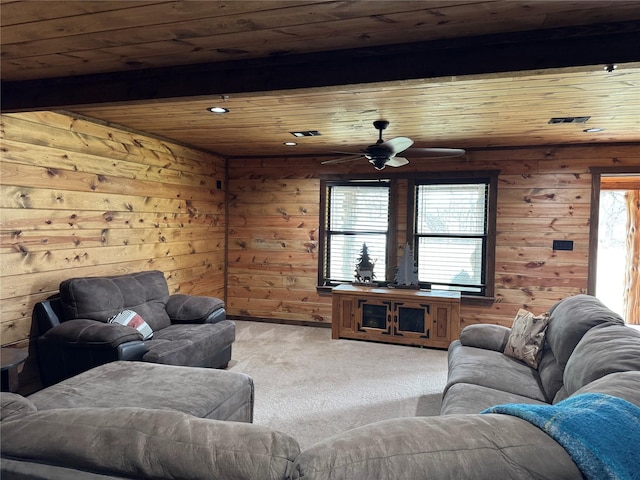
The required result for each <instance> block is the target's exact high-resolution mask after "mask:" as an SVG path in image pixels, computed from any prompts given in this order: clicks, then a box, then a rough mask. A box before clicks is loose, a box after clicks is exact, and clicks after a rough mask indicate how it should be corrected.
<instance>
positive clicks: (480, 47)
mask: <svg viewBox="0 0 640 480" xmlns="http://www.w3.org/2000/svg"><path fill="white" fill-rule="evenodd" d="M639 44H640V21H637V20H634V21H629V22H620V23H613V24H598V25H587V26H578V27H564V28H556V29H548V30H536V31H529V32H515V33H503V34H492V35H484V36H478V37H467V38H457V39H447V40H436V41H429V42H420V43H412V44H401V45H387V46H381V47H372V48H357V49H350V50H338V51H331V52H320V53H310V54H302V55H289V56H287V55H284V56H276V57H271V58H260V59H251V60H238V61H229V62H217V63H208V64H198V65H185V66H174V67H164V68H156V69H148V70H132V71H128V72H114V73H103V74H92V75H82V76H74V77H64V78H52V79H41V80H29V81H15V82H2V84H1V95H2V105H1V109H2V112H16V111H28V110H52V109H62V108H65V109H70V108H73V107H74V106H80V105H99V104H118V103H129V102H149V101H153V100H159V99H169V98H175V99H180V98H183V99H184V98H186V97H191V98H194V97H195V98H197V97H211V96H216V95H228V94H237V93H246V92H265V91H278V90H292V89H300V88H314V87H329V86H341V85H350V84H366V83H376V82H389V81H402V80H415V79H428V78H440V77H450V76H463V75H475V74H488V73H496V74H500V73H506V72H516V71H532V70H548V69H561V68H568V67H583V66H590V65H603V66H604V65H606V64H615V63H621V64H622V63H632V62H638V61H640V50H639V49H637V48H634V47H633V45H639Z"/></svg>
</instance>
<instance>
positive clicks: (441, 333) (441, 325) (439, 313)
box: [431, 303, 452, 342]
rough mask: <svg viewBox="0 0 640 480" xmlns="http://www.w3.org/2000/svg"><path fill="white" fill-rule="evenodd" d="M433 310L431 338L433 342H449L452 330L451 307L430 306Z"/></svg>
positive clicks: (444, 305)
mask: <svg viewBox="0 0 640 480" xmlns="http://www.w3.org/2000/svg"><path fill="white" fill-rule="evenodd" d="M432 309H433V332H432V334H431V338H432V339H434V340H441V341H444V342H450V341H451V333H452V332H451V330H452V325H451V323H452V318H451V317H452V315H451V307H450V306H449V305H446V304H437V303H434V304H433V305H432Z"/></svg>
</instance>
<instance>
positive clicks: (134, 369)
mask: <svg viewBox="0 0 640 480" xmlns="http://www.w3.org/2000/svg"><path fill="white" fill-rule="evenodd" d="M253 388H254V387H253V380H252V379H251V377H249V376H248V375H245V374H243V373H238V372H228V371H225V370H217V369H213V368H197V367H178V366H172V365H157V364H154V363H146V362H130V361H116V362H111V363H106V364H104V365H100V366H99V367H95V368H93V369H91V370H88V371H86V372H83V373H81V374H80V375H76V376H75V377H72V378H68V379H66V380H64V381H62V382H60V383H57V384H56V385H53V386H51V387H48V388H45V389H44V390H40V391H38V392H36V393H33V394H31V395H30V396H29V400H30V401H31V402H32V403H33V405H35V407H37V409H38V410H51V409H55V408H78V407H103V408H107V407H112V406H114V405H117V406H121V407H135V406H140V405H144V406H145V407H147V408H153V409H167V410H178V411H181V412H184V413H189V414H191V415H194V416H196V417H201V418H212V419H216V420H229V421H235V422H251V421H252V419H253V400H254V392H253Z"/></svg>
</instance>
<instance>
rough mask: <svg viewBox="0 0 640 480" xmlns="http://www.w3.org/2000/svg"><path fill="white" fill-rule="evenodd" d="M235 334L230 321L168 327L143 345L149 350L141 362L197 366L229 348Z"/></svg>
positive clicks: (233, 325) (233, 324) (156, 333)
mask: <svg viewBox="0 0 640 480" xmlns="http://www.w3.org/2000/svg"><path fill="white" fill-rule="evenodd" d="M235 332H236V328H235V323H233V322H232V321H231V320H223V321H221V322H218V323H193V324H175V325H170V326H168V327H167V328H163V329H162V330H160V331H157V332H155V333H154V335H153V339H152V340H149V341H147V342H145V345H146V346H147V347H148V348H149V351H148V352H147V353H145V354H144V356H143V357H142V359H143V360H144V361H145V362H154V363H164V364H168V365H196V366H197V365H201V364H202V363H203V361H204V360H205V359H207V358H208V357H209V356H210V355H211V354H212V353H213V352H219V351H221V350H223V349H224V348H226V347H227V346H228V345H231V344H232V343H233V341H234V340H235Z"/></svg>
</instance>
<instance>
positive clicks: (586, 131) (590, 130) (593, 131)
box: [583, 127, 604, 133]
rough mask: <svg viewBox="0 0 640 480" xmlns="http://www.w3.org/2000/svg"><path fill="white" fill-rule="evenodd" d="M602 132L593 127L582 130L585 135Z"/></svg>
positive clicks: (601, 129)
mask: <svg viewBox="0 0 640 480" xmlns="http://www.w3.org/2000/svg"><path fill="white" fill-rule="evenodd" d="M603 131H604V128H597V127H594V128H585V129H584V130H583V132H585V133H596V132H603Z"/></svg>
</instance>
